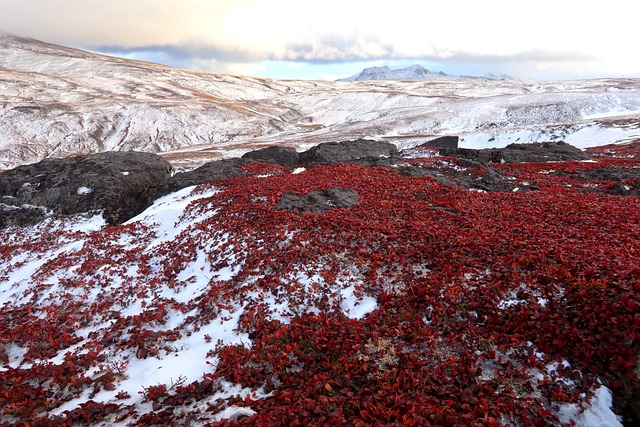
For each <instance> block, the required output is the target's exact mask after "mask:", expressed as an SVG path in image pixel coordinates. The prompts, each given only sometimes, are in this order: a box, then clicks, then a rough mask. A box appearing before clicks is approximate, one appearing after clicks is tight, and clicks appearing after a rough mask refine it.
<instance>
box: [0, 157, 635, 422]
mask: <svg viewBox="0 0 640 427" xmlns="http://www.w3.org/2000/svg"><path fill="white" fill-rule="evenodd" d="M445 160H446V162H447V163H446V164H445V163H442V162H444V161H445ZM445 160H443V159H434V158H431V159H415V160H412V161H413V162H423V163H425V164H427V163H428V164H429V165H431V166H433V165H441V166H442V167H447V164H454V163H452V162H453V160H450V159H449V160H447V159H445ZM438 162H441V163H438ZM610 166H616V167H637V166H638V164H637V161H636V160H634V159H619V158H605V159H603V160H600V161H598V163H597V164H593V163H581V162H566V163H553V164H551V163H544V164H524V165H502V166H500V168H501V169H502V170H503V171H504V173H506V174H508V175H511V176H513V177H516V179H517V180H522V181H529V182H532V183H534V184H536V185H538V186H539V187H540V189H541V191H529V192H518V193H477V192H470V191H467V190H464V189H460V188H451V187H445V186H443V185H441V184H439V183H437V182H436V181H434V180H433V179H431V178H425V177H408V176H402V175H400V174H398V173H397V172H395V171H393V170H391V169H387V168H371V167H363V166H357V165H334V166H318V167H313V168H309V169H308V170H307V171H305V172H304V173H301V174H297V175H293V174H289V173H285V172H287V171H285V170H283V169H279V168H278V167H275V166H274V165H270V164H258V165H254V166H251V168H250V170H248V171H249V172H251V173H252V174H259V175H266V174H268V175H271V176H268V177H257V176H248V177H241V178H234V179H228V180H224V181H219V182H216V183H213V184H206V185H203V186H200V187H199V188H197V189H196V190H195V192H202V193H203V194H204V192H205V191H207V189H209V188H210V187H211V186H215V187H216V188H220V189H221V191H219V192H218V193H215V194H213V195H211V196H207V197H203V198H202V199H199V200H198V201H196V202H194V203H192V204H191V205H189V207H188V208H187V209H186V211H185V213H184V214H183V218H204V219H202V220H199V221H197V222H194V223H193V224H192V225H191V228H189V229H185V231H183V232H181V233H180V234H178V236H176V238H175V239H173V240H170V241H168V242H166V243H165V244H163V245H162V246H160V247H157V248H154V249H153V251H147V252H143V251H140V249H139V247H138V249H136V246H134V247H133V249H131V248H129V249H127V250H123V247H122V246H118V245H115V244H114V242H116V241H118V240H119V239H122V238H125V237H130V238H131V239H133V240H135V241H136V242H139V243H140V244H142V243H144V242H147V243H148V242H149V241H150V240H151V239H152V232H151V231H150V230H147V229H145V228H144V227H140V228H138V227H137V226H136V224H135V223H134V224H131V225H127V226H119V227H107V228H105V229H104V230H103V231H101V232H97V233H93V234H91V235H90V236H88V237H87V236H84V237H82V238H83V239H85V243H84V246H83V248H82V250H80V251H78V252H75V253H69V254H66V253H65V254H61V255H60V256H58V257H56V258H54V259H52V260H50V261H49V262H47V263H45V264H44V265H43V267H42V268H41V271H39V272H38V273H37V274H36V275H35V276H34V278H33V283H32V284H33V287H32V288H31V289H30V291H29V292H30V294H29V295H33V296H32V298H31V301H33V302H34V304H33V305H30V304H22V305H14V306H11V305H10V306H7V307H5V308H4V311H3V314H2V318H1V321H2V328H1V330H0V343H3V344H9V343H13V344H16V345H18V346H20V347H26V348H27V353H26V354H25V357H24V360H25V362H26V361H30V362H33V365H32V366H30V367H28V368H27V367H25V368H11V367H8V368H7V369H6V370H4V371H1V372H0V383H1V384H3V388H2V392H0V408H2V411H3V414H4V415H5V416H6V417H8V418H7V419H11V420H32V419H36V417H41V422H45V420H48V421H47V422H50V423H53V424H52V425H55V423H59V424H61V423H62V422H67V423H77V424H91V423H94V422H96V420H103V419H107V418H108V417H117V418H118V419H129V420H134V419H135V420H136V421H135V422H137V423H138V424H139V425H151V424H169V423H170V422H171V421H173V420H174V418H175V417H176V415H175V411H176V410H177V409H178V408H180V409H181V411H182V412H181V413H185V411H186V412H187V413H190V414H192V415H193V416H194V417H196V416H198V417H199V416H201V415H197V410H195V409H194V410H190V409H189V408H190V407H189V404H191V403H193V402H198V401H203V400H204V399H207V398H211V397H212V396H214V395H215V394H216V393H217V392H219V391H220V386H219V381H220V380H226V381H229V382H232V383H237V384H240V385H242V386H244V387H246V388H249V389H252V390H259V389H261V388H262V390H263V391H264V392H266V393H271V394H268V395H267V397H259V396H263V395H262V394H259V395H255V396H249V397H247V398H244V399H242V398H239V397H238V398H235V399H230V400H227V401H226V402H217V401H214V402H209V403H208V405H209V408H210V411H212V412H218V411H219V410H221V409H223V408H224V407H225V406H227V405H235V406H247V407H250V408H252V409H253V410H254V411H256V412H257V413H256V414H255V415H254V416H251V417H247V418H243V419H240V420H237V421H229V420H223V421H220V422H216V423H213V425H234V424H242V425H273V426H275V425H311V424H314V425H334V424H347V425H376V424H378V425H394V424H395V425H419V426H429V425H451V426H453V425H460V426H479V425H502V424H503V422H505V421H512V422H513V423H514V424H518V425H532V426H538V425H549V424H552V425H554V424H555V425H557V424H559V421H558V419H557V418H556V415H555V413H554V411H553V407H554V405H557V404H559V403H564V402H578V401H579V400H580V394H581V393H587V394H588V393H590V392H592V390H593V386H594V385H596V384H597V381H598V380H601V381H603V382H604V383H605V385H607V386H608V387H610V388H611V389H612V390H613V391H614V393H616V395H617V396H623V395H624V393H629V392H637V390H638V388H639V387H640V381H639V379H638V377H637V375H636V373H635V369H636V366H637V363H638V355H639V354H640V284H639V283H638V277H640V200H639V199H638V198H637V197H624V198H623V197H619V196H610V195H605V194H584V193H580V192H577V191H576V187H577V183H578V182H580V183H583V182H582V181H577V180H576V179H575V178H574V177H572V175H571V174H572V173H575V172H576V170H577V169H578V168H591V167H600V168H602V167H610ZM278 170H279V171H280V172H277V171H278ZM550 170H555V171H560V170H562V171H564V173H563V174H552V173H542V172H548V171H550ZM472 172H473V173H474V174H482V173H483V171H482V170H474V171H472ZM595 184H598V185H600V184H601V183H595ZM569 185H572V186H569ZM603 185H604V184H603ZM336 186H339V187H344V188H351V189H354V190H356V191H357V192H358V194H359V196H360V205H358V206H355V207H352V208H349V209H333V210H330V211H328V212H326V213H324V214H311V213H305V212H297V211H296V212H283V211H276V210H274V209H273V208H274V206H275V204H276V203H277V201H278V200H279V198H280V197H281V196H282V195H283V194H284V193H285V192H287V191H293V192H295V193H297V194H305V193H308V192H310V191H313V190H323V189H327V188H330V187H336ZM212 206H213V207H215V209H216V211H215V215H214V214H211V215H209V216H207V215H206V214H207V213H210V212H211V210H212V209H213V208H212ZM443 206H444V207H450V208H454V209H452V210H450V211H449V210H443V209H434V208H433V207H443ZM52 234H54V233H53V232H52ZM227 234H228V236H230V237H229V238H228V239H227V240H224V239H222V240H221V237H220V236H225V235H227ZM72 237H73V236H63V237H56V239H58V240H57V241H58V242H59V241H60V240H59V239H62V238H64V239H72ZM34 239H35V238H34ZM216 239H217V240H216ZM52 240H53V238H52ZM214 240H215V241H220V242H222V243H220V244H217V245H212V244H211V241H214ZM52 247H55V245H53V244H49V243H47V240H46V238H45V237H43V236H42V235H40V236H39V237H38V238H37V239H35V240H34V241H32V242H30V243H29V242H26V243H25V242H22V241H19V240H16V241H15V242H10V243H8V244H7V245H6V246H3V247H2V249H1V250H0V257H2V259H5V260H6V259H9V258H11V257H13V256H16V254H17V253H19V252H22V251H31V252H32V253H33V254H36V255H37V254H38V253H44V252H45V251H46V250H49V249H50V248H52ZM47 248H49V249H47ZM200 251H204V252H205V253H206V255H207V259H208V263H209V264H210V266H211V269H212V271H218V270H221V269H224V268H227V267H229V266H241V268H239V269H238V271H237V273H236V274H235V275H234V277H233V279H232V280H228V281H216V280H213V279H212V280H211V283H210V284H209V287H208V288H207V291H206V292H204V293H203V294H202V295H199V296H197V297H195V298H193V299H192V300H190V301H188V302H182V303H178V302H177V301H175V300H171V299H169V298H163V297H160V296H156V297H154V298H153V299H152V302H150V303H149V305H148V306H146V307H144V310H142V311H141V312H140V314H138V315H135V316H128V317H124V316H121V315H120V313H119V312H118V310H117V307H118V306H119V305H121V304H123V301H126V300H127V298H140V299H144V300H145V301H147V300H150V299H149V297H150V296H151V295H153V294H154V292H155V291H157V290H158V289H159V288H161V287H163V286H166V287H168V288H169V289H179V288H180V286H182V284H181V281H180V279H179V276H180V273H181V272H183V271H184V269H185V267H186V266H187V265H188V264H189V263H191V262H194V260H195V259H196V258H197V256H198V253H199V252H200ZM34 256H35V255H34ZM71 266H79V267H78V269H77V271H76V274H75V275H71V276H68V277H67V276H64V275H62V274H61V277H66V278H65V279H64V280H66V281H63V282H61V283H62V284H63V285H64V286H65V287H66V288H68V289H69V292H71V291H72V290H73V291H77V292H75V293H74V295H76V297H72V296H71V295H70V296H69V300H68V301H67V302H65V303H63V304H62V303H61V304H60V305H58V306H55V307H50V308H47V306H42V305H38V304H36V302H37V301H38V298H37V297H38V296H40V295H41V294H43V293H44V292H46V290H47V289H48V286H50V284H49V283H48V282H47V281H46V278H47V277H49V276H50V275H51V274H52V273H53V272H64V271H67V270H68V269H69V268H70V267H71ZM132 267H136V268H137V271H139V272H140V274H141V275H142V276H143V277H144V280H142V279H140V280H134V279H132V278H131V276H130V275H128V274H126V271H127V270H128V269H130V268H132ZM301 271H303V272H305V273H306V274H307V275H308V276H309V277H311V276H312V275H313V274H317V275H319V276H320V277H322V279H323V280H321V281H317V283H313V284H312V285H310V286H302V285H301V283H300V281H299V280H294V279H293V278H294V277H295V276H296V274H298V273H300V272H301ZM116 276H117V277H120V278H121V279H122V286H120V287H119V288H118V289H111V288H109V281H110V280H111V278H113V277H116ZM351 283H353V284H355V285H356V292H357V293H359V294H360V295H367V296H371V297H374V298H375V299H376V300H377V303H378V308H377V309H376V310H375V311H373V312H372V313H370V314H369V315H368V316H366V317H365V318H363V319H361V320H355V319H350V318H349V317H347V316H346V315H345V313H344V312H343V311H342V308H341V307H340V299H339V298H337V297H336V295H339V288H340V286H342V287H347V286H349V285H350V284H351ZM100 288H105V289H110V290H109V292H105V293H104V295H103V297H102V298H101V299H99V300H91V299H89V298H87V297H86V296H80V297H77V295H84V294H83V292H84V291H82V290H85V291H86V290H89V289H100ZM81 291H82V292H81ZM266 294H269V295H273V297H274V298H275V299H276V300H277V301H278V302H286V303H287V304H286V306H287V307H288V308H289V310H290V311H291V313H290V314H289V319H290V322H289V323H282V322H280V321H278V320H274V316H273V314H274V313H271V312H269V311H268V310H269V309H270V307H268V306H266V305H265V304H264V303H263V302H261V301H258V302H255V301H254V296H255V295H266ZM252 295H254V296H252ZM145 304H146V303H145ZM234 305H235V306H243V307H244V312H243V314H242V316H241V319H240V322H239V325H238V329H239V331H241V332H244V333H246V334H248V336H249V337H250V339H251V340H252V343H251V346H249V347H247V346H242V345H218V346H217V347H216V348H215V351H211V352H210V354H209V356H210V357H215V359H217V361H218V363H217V365H216V369H215V371H214V372H213V373H205V374H206V375H205V377H204V378H203V379H202V380H201V381H196V382H193V383H191V384H188V385H185V386H182V385H181V386H179V387H168V386H167V385H163V384H158V385H155V386H149V387H147V388H145V389H144V390H143V391H142V394H143V396H144V399H145V400H147V401H149V402H152V404H153V411H150V412H148V413H146V414H140V415H135V416H134V413H135V410H134V409H132V408H130V407H125V406H120V405H115V404H114V405H111V404H97V403H94V402H88V403H87V404H85V405H84V406H82V407H80V408H78V409H76V410H74V411H68V412H66V413H64V414H63V415H61V416H59V417H46V413H47V412H48V411H50V410H52V409H53V408H56V407H59V406H60V405H61V404H62V403H64V401H65V399H68V398H70V397H74V396H77V395H79V394H80V393H81V392H82V390H85V389H91V388H92V387H93V390H94V391H96V388H97V389H98V390H99V389H100V387H103V388H104V389H107V390H109V389H111V388H112V387H113V386H115V387H114V389H115V390H117V381H118V378H117V375H112V376H109V375H107V376H101V377H100V378H101V379H100V380H99V379H98V377H90V378H89V377H85V376H84V373H85V372H87V371H88V369H89V368H91V367H96V366H98V365H100V364H101V363H103V362H104V360H105V357H106V356H105V354H106V353H107V351H106V350H107V349H111V350H112V351H114V350H115V351H120V352H123V351H127V352H129V354H131V357H136V356H137V357H139V358H145V357H150V356H159V355H162V354H163V353H162V352H163V351H165V350H163V349H164V348H165V346H166V345H167V343H170V342H173V341H175V340H177V339H179V338H180V337H182V336H184V335H185V334H187V331H186V330H185V329H160V328H159V326H161V325H164V324H165V323H166V322H167V319H168V317H169V316H170V315H171V313H172V312H175V311H179V312H181V313H196V314H192V315H190V317H187V320H186V321H185V323H186V324H187V325H189V326H190V327H191V328H192V330H194V331H197V330H198V328H199V327H201V326H202V325H206V324H209V323H210V322H211V321H214V319H218V318H219V317H220V316H222V314H223V313H224V311H225V310H231V309H232V307H233V306H234ZM310 307H311V308H313V309H315V310H310V309H309V308H310ZM97 316H99V317H100V318H101V319H102V320H103V321H105V320H107V319H109V320H110V321H111V322H110V326H109V327H106V328H104V329H103V330H101V331H100V332H92V333H90V334H89V335H88V338H87V339H86V340H85V341H84V342H82V338H80V337H78V336H77V335H76V334H75V332H74V331H75V330H76V329H77V328H81V327H84V325H86V324H87V323H88V322H89V321H90V319H91V318H94V317H97ZM209 341H210V338H209ZM207 342H208V341H207ZM77 343H82V348H83V351H84V353H82V355H78V354H76V353H74V352H69V353H67V356H66V357H65V361H64V363H62V364H59V365H56V364H53V363H50V362H43V361H45V360H47V359H49V358H51V357H52V356H55V355H56V354H58V353H59V352H62V351H64V350H65V349H67V348H69V347H70V346H72V345H74V344H77ZM212 347H213V344H212ZM88 350H90V351H88ZM0 357H2V358H3V359H7V357H8V356H6V355H2V354H0ZM565 359H566V360H567V361H568V362H570V363H571V367H570V368H564V367H563V365H562V364H559V363H560V362H562V361H563V360H565ZM5 363H6V360H5ZM553 363H556V364H559V365H558V366H557V368H556V370H555V371H553V372H550V371H548V367H549V366H551V364H553ZM532 372H542V373H545V372H549V373H548V375H547V374H545V375H542V379H535V376H534V375H533V374H532ZM569 380H570V381H569ZM118 396H119V398H121V399H124V398H125V394H123V393H122V392H121V393H120V394H118ZM189 411H192V412H193V413H191V412H189ZM9 417H11V418H9Z"/></svg>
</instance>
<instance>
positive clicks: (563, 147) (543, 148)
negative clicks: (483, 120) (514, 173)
mask: <svg viewBox="0 0 640 427" xmlns="http://www.w3.org/2000/svg"><path fill="white" fill-rule="evenodd" d="M440 155H442V156H458V157H464V158H466V159H469V160H474V161H477V162H481V163H533V162H565V161H574V160H578V161H579V160H588V159H590V157H589V155H587V154H586V153H585V152H584V151H582V150H580V149H579V148H576V147H574V146H573V145H569V144H567V143H565V142H563V141H557V142H542V143H532V144H510V145H507V146H506V147H504V148H487V149H482V150H474V149H470V148H457V149H441V150H440Z"/></svg>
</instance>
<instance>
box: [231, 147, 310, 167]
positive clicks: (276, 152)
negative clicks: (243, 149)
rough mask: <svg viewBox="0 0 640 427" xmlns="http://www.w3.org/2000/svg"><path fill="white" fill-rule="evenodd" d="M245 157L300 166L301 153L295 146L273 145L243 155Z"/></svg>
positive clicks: (257, 160)
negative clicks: (299, 153)
mask: <svg viewBox="0 0 640 427" xmlns="http://www.w3.org/2000/svg"><path fill="white" fill-rule="evenodd" d="M242 158H243V159H246V160H253V161H256V162H270V163H276V164H278V165H282V166H286V167H288V168H295V167H296V166H298V161H299V155H298V152H297V151H296V149H295V148H292V147H282V146H278V145H272V146H271V147H266V148H261V149H260V150H255V151H250V152H248V153H246V154H244V155H243V156H242Z"/></svg>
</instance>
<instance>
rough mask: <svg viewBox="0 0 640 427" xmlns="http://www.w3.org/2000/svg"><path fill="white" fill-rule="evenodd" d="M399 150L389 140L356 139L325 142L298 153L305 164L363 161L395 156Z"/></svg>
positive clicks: (301, 161)
mask: <svg viewBox="0 0 640 427" xmlns="http://www.w3.org/2000/svg"><path fill="white" fill-rule="evenodd" d="M398 155H399V152H398V149H397V148H396V146H395V145H393V144H391V143H389V142H378V141H370V140H366V139H358V140H356V141H345V142H327V143H324V144H319V145H316V146H315V147H312V148H310V149H309V150H307V151H304V152H302V153H300V163H301V164H305V165H317V164H335V163H354V162H358V163H363V162H362V161H363V160H365V159H378V158H380V157H395V156H398Z"/></svg>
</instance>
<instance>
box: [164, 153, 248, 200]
mask: <svg viewBox="0 0 640 427" xmlns="http://www.w3.org/2000/svg"><path fill="white" fill-rule="evenodd" d="M250 162H251V161H250V160H247V159H238V158H234V159H224V160H216V161H213V162H209V163H205V164H204V165H202V166H200V167H199V168H197V169H194V170H192V171H189V172H182V173H177V174H175V175H174V176H172V177H171V178H169V179H167V180H166V181H164V182H163V183H162V184H160V185H159V186H158V188H157V189H156V192H155V198H156V199H157V198H159V197H162V196H165V195H167V194H170V193H174V192H176V191H178V190H181V189H183V188H185V187H190V186H192V185H199V184H203V183H205V182H209V181H216V180H218V179H224V178H235V177H238V176H245V175H249V174H248V173H247V172H245V171H243V170H242V169H240V166H242V165H246V164H247V163H250Z"/></svg>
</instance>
